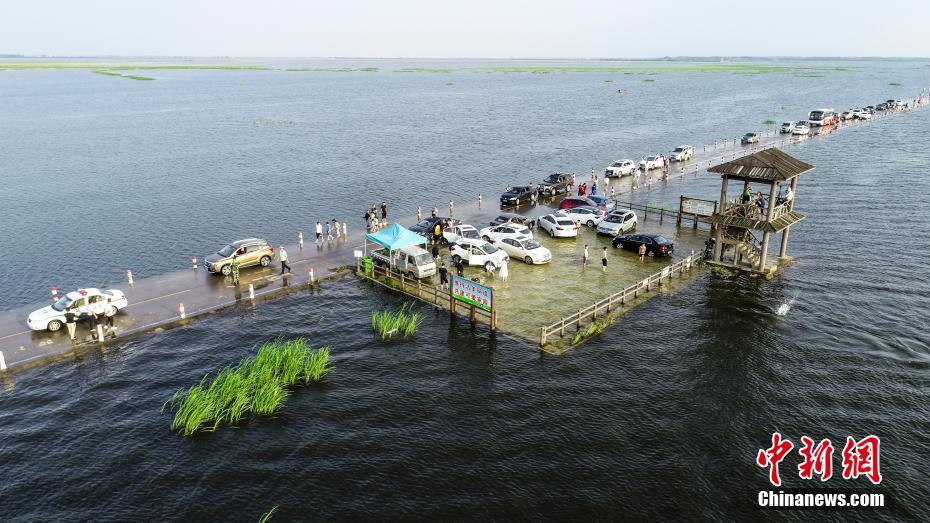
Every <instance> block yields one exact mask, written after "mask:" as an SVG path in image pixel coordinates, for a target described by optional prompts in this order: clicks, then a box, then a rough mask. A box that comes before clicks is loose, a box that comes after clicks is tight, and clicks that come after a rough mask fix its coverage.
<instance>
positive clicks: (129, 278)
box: [126, 270, 132, 286]
mask: <svg viewBox="0 0 930 523" xmlns="http://www.w3.org/2000/svg"><path fill="white" fill-rule="evenodd" d="M126 279H128V280H129V285H130V286H132V270H128V271H126Z"/></svg>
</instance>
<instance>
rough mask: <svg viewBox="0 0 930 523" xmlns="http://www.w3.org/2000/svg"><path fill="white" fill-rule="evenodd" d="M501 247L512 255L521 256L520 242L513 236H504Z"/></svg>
mask: <svg viewBox="0 0 930 523" xmlns="http://www.w3.org/2000/svg"><path fill="white" fill-rule="evenodd" d="M500 248H501V250H503V251H504V252H506V253H507V254H509V255H511V256H520V244H519V243H517V241H516V240H514V239H513V238H504V239H503V240H502V241H501V245H500Z"/></svg>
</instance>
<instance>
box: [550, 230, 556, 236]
mask: <svg viewBox="0 0 930 523" xmlns="http://www.w3.org/2000/svg"><path fill="white" fill-rule="evenodd" d="M549 237H550V238H555V233H554V232H552V229H549Z"/></svg>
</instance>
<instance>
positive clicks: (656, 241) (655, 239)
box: [611, 233, 675, 256]
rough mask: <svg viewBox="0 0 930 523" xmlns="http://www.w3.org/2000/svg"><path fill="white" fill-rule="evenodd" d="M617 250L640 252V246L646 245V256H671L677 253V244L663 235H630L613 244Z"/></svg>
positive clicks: (615, 240)
mask: <svg viewBox="0 0 930 523" xmlns="http://www.w3.org/2000/svg"><path fill="white" fill-rule="evenodd" d="M611 243H612V244H613V246H614V247H615V248H622V249H625V250H628V251H633V252H637V253H638V252H639V246H640V245H644V244H645V245H646V254H648V255H649V256H670V255H671V254H672V253H673V252H675V244H673V243H672V242H670V241H668V240H666V239H665V237H663V236H662V235H661V234H653V233H649V234H628V235H626V236H617V237H616V238H614V239H613V241H612V242H611Z"/></svg>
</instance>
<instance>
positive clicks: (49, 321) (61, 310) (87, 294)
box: [26, 287, 129, 332]
mask: <svg viewBox="0 0 930 523" xmlns="http://www.w3.org/2000/svg"><path fill="white" fill-rule="evenodd" d="M107 300H110V303H109V305H107V306H108V307H110V309H115V311H113V313H114V314H115V313H117V312H119V311H120V310H122V309H124V308H126V306H127V305H129V302H128V301H127V300H126V295H125V294H123V291H120V290H117V289H107V290H105V291H101V290H99V289H95V288H92V287H91V288H87V289H79V290H76V291H73V292H69V293H67V294H65V295H64V296H62V297H61V298H59V299H58V301H56V302H55V303H53V304H51V305H49V306H47V307H42V308H41V309H39V310H36V311H33V312H31V313H29V316H28V317H27V318H26V324H27V325H29V328H30V329H32V330H34V331H43V330H48V331H50V332H55V331H57V330H59V329H61V327H62V326H63V325H64V324H65V314H67V313H69V312H70V313H74V315H75V320H76V321H81V320H86V319H88V318H90V311H91V307H94V306H99V305H98V304H99V303H101V302H103V303H106V301H107Z"/></svg>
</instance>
